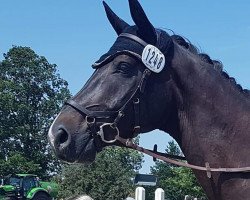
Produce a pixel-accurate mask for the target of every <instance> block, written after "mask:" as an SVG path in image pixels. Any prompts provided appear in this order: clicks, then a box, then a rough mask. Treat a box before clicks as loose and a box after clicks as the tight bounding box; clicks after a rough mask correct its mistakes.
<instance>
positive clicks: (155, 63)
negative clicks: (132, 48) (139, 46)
mask: <svg viewBox="0 0 250 200" xmlns="http://www.w3.org/2000/svg"><path fill="white" fill-rule="evenodd" d="M142 62H143V63H144V65H145V66H146V67H147V68H149V69H150V70H151V71H153V72H155V73H159V72H161V71H162V70H163V68H164V66H165V56H164V54H163V53H162V52H161V51H160V50H159V49H158V48H157V47H155V46H153V45H150V44H148V45H147V46H146V47H145V48H144V50H143V52H142Z"/></svg>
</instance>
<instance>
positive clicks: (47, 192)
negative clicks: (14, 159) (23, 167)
mask: <svg viewBox="0 0 250 200" xmlns="http://www.w3.org/2000/svg"><path fill="white" fill-rule="evenodd" d="M57 193H58V185H57V184H56V183H50V182H45V181H39V178H38V177H37V176H36V175H34V174H15V175H10V176H8V177H6V178H4V179H2V180H1V181H0V200H19V199H20V200H29V199H30V200H52V199H54V198H56V196H57Z"/></svg>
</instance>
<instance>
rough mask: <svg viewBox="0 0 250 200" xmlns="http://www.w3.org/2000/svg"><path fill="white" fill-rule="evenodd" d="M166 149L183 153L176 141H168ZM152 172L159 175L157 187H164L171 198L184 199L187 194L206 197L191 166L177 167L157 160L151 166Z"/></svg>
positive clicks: (166, 194)
mask: <svg viewBox="0 0 250 200" xmlns="http://www.w3.org/2000/svg"><path fill="white" fill-rule="evenodd" d="M165 151H166V153H168V154H172V155H178V156H181V155H182V152H181V151H180V149H179V147H178V145H177V144H176V143H175V142H174V141H170V142H169V143H168V146H167V148H166V150H165ZM151 173H152V174H154V175H157V177H158V183H157V186H156V187H161V188H162V189H164V191H165V196H166V198H167V199H169V200H183V199H184V197H185V195H190V196H193V197H198V198H205V194H204V192H203V190H202V188H201V187H200V186H199V184H198V182H197V180H196V178H195V176H194V174H193V172H192V170H191V169H189V168H185V167H177V166H174V165H172V164H169V163H165V162H162V161H156V163H155V166H153V167H152V168H151ZM154 189H155V188H154ZM151 190H152V189H151ZM151 196H152V193H151ZM150 198H151V197H150Z"/></svg>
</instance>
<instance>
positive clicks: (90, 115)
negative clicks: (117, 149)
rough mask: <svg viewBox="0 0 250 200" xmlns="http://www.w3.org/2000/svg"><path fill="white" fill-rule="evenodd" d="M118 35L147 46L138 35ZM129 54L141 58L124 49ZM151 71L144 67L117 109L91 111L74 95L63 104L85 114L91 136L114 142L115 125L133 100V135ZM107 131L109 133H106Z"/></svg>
mask: <svg viewBox="0 0 250 200" xmlns="http://www.w3.org/2000/svg"><path fill="white" fill-rule="evenodd" d="M119 37H125V38H128V39H130V40H133V41H135V42H137V43H139V44H140V45H142V46H143V48H144V47H145V46H147V43H146V42H145V41H143V40H142V39H140V38H139V37H137V36H135V35H132V34H129V33H122V34H120V35H119ZM124 52H127V53H130V54H133V55H135V56H136V57H137V58H139V59H141V55H139V54H137V53H135V52H130V51H124ZM150 74H151V71H150V70H149V69H147V68H146V69H145V70H144V72H143V74H142V77H141V80H140V81H139V82H138V85H137V87H136V88H135V91H134V92H133V93H132V95H131V97H130V98H129V99H128V100H127V101H126V102H125V103H124V105H123V106H122V107H121V108H120V109H119V110H117V111H92V110H89V109H87V108H86V107H83V106H81V105H79V104H78V103H77V102H76V101H74V100H73V99H74V97H73V98H72V99H70V100H68V101H66V102H65V105H69V106H71V107H72V108H74V109H75V110H76V111H78V112H79V113H80V114H81V115H84V116H85V119H86V122H87V125H88V128H89V129H90V131H91V134H92V135H93V137H96V136H100V138H101V140H102V141H103V142H104V143H108V144H110V143H114V142H116V140H117V136H119V128H118V127H117V124H118V122H119V121H120V120H121V118H122V117H124V115H125V110H126V108H127V106H128V105H129V104H130V103H131V102H133V107H134V116H135V121H134V130H133V137H135V136H136V135H138V134H139V133H140V129H141V127H140V96H141V95H140V94H143V92H144V89H145V85H146V82H147V79H148V77H149V76H150ZM107 119H113V122H105V121H106V120H107ZM98 121H102V122H104V123H103V124H102V125H101V126H100V127H98V126H97V124H96V123H97V122H98ZM107 132H109V135H108V134H107Z"/></svg>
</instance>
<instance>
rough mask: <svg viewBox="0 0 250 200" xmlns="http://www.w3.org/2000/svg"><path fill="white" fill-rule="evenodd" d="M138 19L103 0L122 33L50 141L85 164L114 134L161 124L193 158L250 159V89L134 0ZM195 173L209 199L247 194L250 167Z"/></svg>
mask: <svg viewBox="0 0 250 200" xmlns="http://www.w3.org/2000/svg"><path fill="white" fill-rule="evenodd" d="M129 5H130V11H131V16H132V18H133V20H134V22H135V24H136V25H134V26H130V25H129V24H127V23H126V22H125V21H123V20H122V19H120V18H119V17H118V16H117V15H116V14H115V13H114V12H113V11H112V10H111V9H110V8H109V7H108V5H107V4H106V3H104V7H105V10H106V14H107V17H108V19H109V21H110V23H111V25H112V26H113V28H114V30H115V31H116V33H117V34H118V38H117V40H116V41H115V43H114V44H113V46H112V47H111V48H110V50H109V51H108V52H107V53H106V54H105V55H103V56H102V57H101V58H100V59H99V60H98V61H97V62H96V63H95V64H94V65H93V67H94V68H95V69H96V70H95V72H94V74H93V75H92V76H91V77H90V79H89V80H88V81H87V83H86V84H85V86H84V87H83V88H82V89H81V90H80V91H79V92H78V93H77V94H76V95H75V96H74V97H72V98H71V99H70V100H68V101H67V102H66V103H65V106H64V107H63V109H62V111H61V112H60V113H59V115H58V116H57V118H56V119H55V121H54V122H53V124H52V126H51V128H50V131H49V140H50V143H51V145H52V148H53V149H54V151H55V153H56V155H57V156H58V157H59V158H60V159H62V160H65V161H67V162H71V163H74V162H79V163H86V162H92V161H94V159H95V156H96V153H97V152H99V151H101V150H102V148H103V147H105V146H108V145H118V146H123V144H121V143H120V142H119V141H117V140H116V136H117V135H119V136H120V137H122V138H125V139H126V138H133V137H135V136H136V135H137V134H139V133H145V132H149V131H151V130H154V129H160V130H163V131H165V132H167V133H169V134H170V135H171V136H172V137H173V138H175V140H176V141H177V142H178V144H179V145H180V147H181V149H182V151H183V153H184V154H185V156H186V159H187V161H188V163H190V164H193V165H198V166H205V163H209V165H210V167H213V168H220V167H227V168H238V167H249V166H250V156H248V155H249V152H250V136H249V134H250V92H249V91H248V90H243V89H242V88H241V86H239V85H237V84H236V82H235V80H234V79H233V78H231V77H229V76H228V75H227V74H226V73H225V72H223V70H222V64H221V63H220V62H218V61H215V60H212V59H211V58H210V57H209V56H208V55H205V54H200V53H199V52H198V51H197V49H196V48H195V47H194V46H193V45H192V44H191V43H190V42H187V41H185V40H184V39H183V38H182V37H180V36H178V35H172V36H170V35H169V34H168V33H166V32H165V31H164V30H161V29H156V28H154V27H153V25H152V24H151V23H150V21H149V20H148V18H147V16H146V14H145V13H144V11H143V9H142V7H141V5H140V4H139V2H138V1H137V0H129ZM194 173H195V175H196V177H197V179H198V181H199V182H200V184H201V185H202V187H203V188H204V190H205V192H206V194H207V196H208V198H209V199H211V200H215V199H216V200H247V199H250V173H248V172H237V173H225V172H223V173H222V172H213V173H212V177H211V178H208V177H207V175H206V172H201V171H198V170H194Z"/></svg>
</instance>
